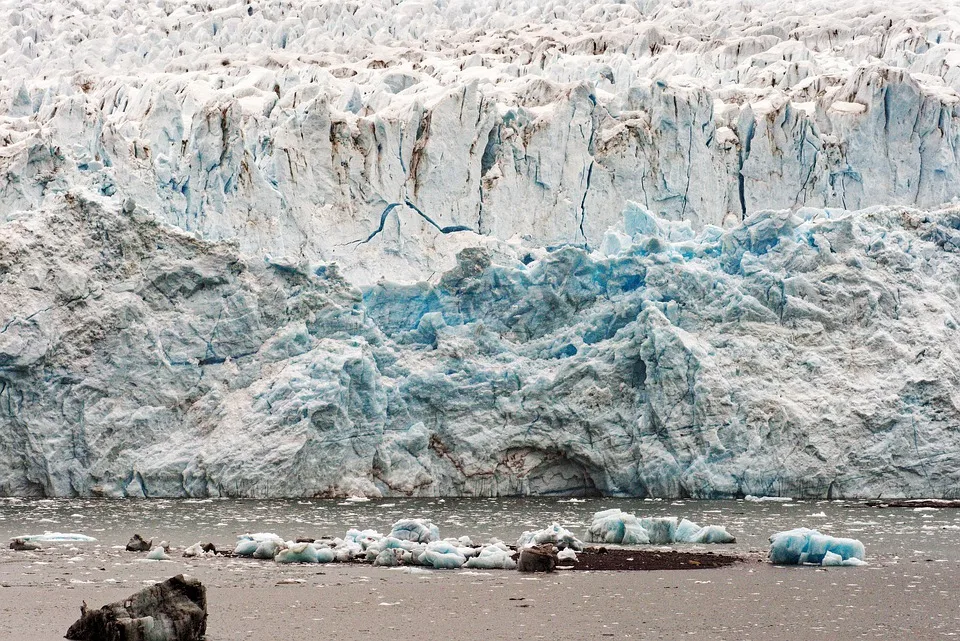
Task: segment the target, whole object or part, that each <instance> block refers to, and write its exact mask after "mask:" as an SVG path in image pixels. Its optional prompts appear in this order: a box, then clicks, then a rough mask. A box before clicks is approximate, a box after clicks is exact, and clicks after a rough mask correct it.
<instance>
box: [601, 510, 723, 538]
mask: <svg viewBox="0 0 960 641" xmlns="http://www.w3.org/2000/svg"><path fill="white" fill-rule="evenodd" d="M587 539H588V540H589V541H591V542H596V543H612V544H621V545H645V544H648V543H650V544H654V545H669V544H671V543H735V542H736V538H735V537H733V536H732V535H731V534H730V533H729V532H727V530H726V528H724V527H723V526H720V525H708V526H705V527H700V526H699V525H697V524H696V523H694V522H692V521H688V520H687V519H677V518H676V517H672V516H671V517H648V518H641V519H638V518H637V517H636V516H635V515H633V514H629V513H626V512H622V511H621V510H619V509H611V510H604V511H601V512H597V513H596V514H594V515H593V521H592V522H591V524H590V528H589V529H588V530H587Z"/></svg>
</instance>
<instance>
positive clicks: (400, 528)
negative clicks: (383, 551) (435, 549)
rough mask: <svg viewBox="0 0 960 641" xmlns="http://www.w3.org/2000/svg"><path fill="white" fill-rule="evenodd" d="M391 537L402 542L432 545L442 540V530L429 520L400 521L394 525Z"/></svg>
mask: <svg viewBox="0 0 960 641" xmlns="http://www.w3.org/2000/svg"><path fill="white" fill-rule="evenodd" d="M390 536H391V537H393V538H395V539H400V540H401V541H413V542H415V543H432V542H433V541H439V540H440V528H438V527H437V526H436V525H434V524H433V523H431V522H430V521H428V520H427V519H400V520H399V521H397V522H396V523H394V524H393V529H392V530H390Z"/></svg>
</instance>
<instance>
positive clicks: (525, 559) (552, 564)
mask: <svg viewBox="0 0 960 641" xmlns="http://www.w3.org/2000/svg"><path fill="white" fill-rule="evenodd" d="M556 568H557V548H555V547H553V546H552V545H550V544H547V545H533V546H530V547H528V548H523V549H522V550H520V561H519V562H518V563H517V569H518V570H520V571H521V572H553V571H554V570H555V569H556Z"/></svg>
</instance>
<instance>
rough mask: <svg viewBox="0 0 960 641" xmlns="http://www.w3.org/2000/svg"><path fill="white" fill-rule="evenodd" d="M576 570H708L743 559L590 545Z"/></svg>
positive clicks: (731, 556)
mask: <svg viewBox="0 0 960 641" xmlns="http://www.w3.org/2000/svg"><path fill="white" fill-rule="evenodd" d="M577 557H578V563H577V565H576V568H575V569H576V570H577V571H580V570H706V569H712V568H722V567H726V566H728V565H733V564H734V563H740V562H742V561H743V559H741V558H740V557H738V556H733V555H727V554H716V553H714V552H677V551H674V550H636V549H634V550H628V549H623V548H604V547H588V548H586V549H585V550H584V551H583V552H580V553H578V554H577Z"/></svg>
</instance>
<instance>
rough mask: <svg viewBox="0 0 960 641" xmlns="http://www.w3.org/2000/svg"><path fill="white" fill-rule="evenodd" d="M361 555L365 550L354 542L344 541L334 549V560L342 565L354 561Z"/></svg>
mask: <svg viewBox="0 0 960 641" xmlns="http://www.w3.org/2000/svg"><path fill="white" fill-rule="evenodd" d="M359 554H363V548H362V547H360V544H359V543H355V542H353V541H343V542H342V543H341V544H340V545H338V546H337V547H336V548H335V549H334V559H335V560H337V561H339V562H340V563H346V562H347V561H352V560H353V559H354V558H355V557H356V556H357V555H359Z"/></svg>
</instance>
